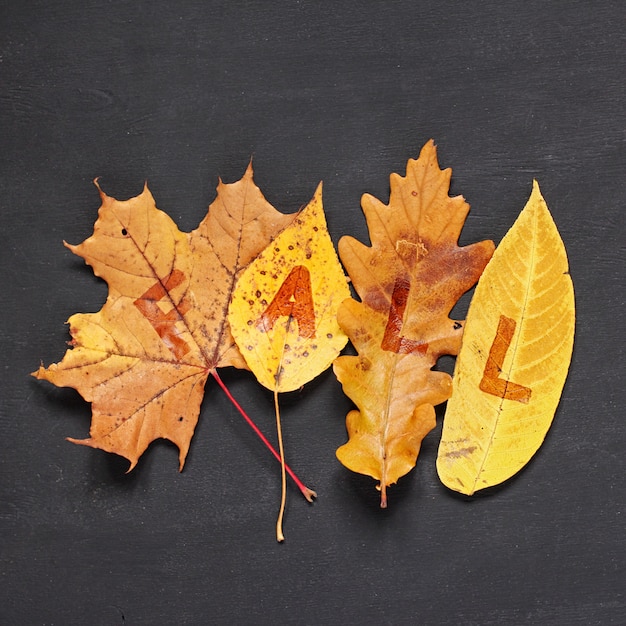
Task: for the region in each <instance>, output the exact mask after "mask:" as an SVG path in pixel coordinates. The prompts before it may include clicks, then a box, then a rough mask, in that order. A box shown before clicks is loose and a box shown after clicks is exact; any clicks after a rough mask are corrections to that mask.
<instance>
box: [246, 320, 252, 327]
mask: <svg viewBox="0 0 626 626" xmlns="http://www.w3.org/2000/svg"><path fill="white" fill-rule="evenodd" d="M246 324H247V325H248V326H252V324H254V322H253V321H252V320H248V321H247V322H246Z"/></svg>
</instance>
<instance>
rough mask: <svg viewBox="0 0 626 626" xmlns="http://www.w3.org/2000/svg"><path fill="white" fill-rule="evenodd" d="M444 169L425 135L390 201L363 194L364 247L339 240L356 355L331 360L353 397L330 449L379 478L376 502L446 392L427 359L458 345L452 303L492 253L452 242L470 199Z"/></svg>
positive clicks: (400, 471)
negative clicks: (352, 293)
mask: <svg viewBox="0 0 626 626" xmlns="http://www.w3.org/2000/svg"><path fill="white" fill-rule="evenodd" d="M450 177H451V170H450V169H446V170H441V169H440V168H439V165H438V162H437V155H436V148H435V145H434V142H433V141H432V140H431V141H430V142H428V143H427V144H426V145H425V146H424V147H423V148H422V151H421V153H420V156H419V159H417V160H412V159H411V160H409V162H408V164H407V171H406V176H405V177H402V176H399V175H397V174H392V175H391V177H390V186H391V195H390V200H389V205H385V204H383V203H382V202H380V201H379V200H377V199H375V198H374V197H372V196H370V195H368V194H366V195H364V196H363V198H362V202H361V204H362V207H363V212H364V213H365V217H366V220H367V226H368V230H369V234H370V239H371V243H372V245H371V247H368V246H366V245H364V244H362V243H360V242H358V241H357V240H355V239H353V238H352V237H343V238H342V239H341V240H340V242H339V255H340V257H341V260H342V262H343V264H344V266H345V267H346V269H347V271H348V274H349V276H350V278H351V279H352V283H353V285H354V287H355V289H356V291H357V293H358V295H359V297H360V299H361V302H357V301H355V300H351V299H350V300H347V301H346V302H345V303H344V304H343V305H342V306H341V307H340V309H339V313H338V321H339V324H340V326H341V327H342V328H343V329H344V331H345V332H346V333H347V334H348V336H349V338H350V340H351V341H352V343H353V345H354V347H355V348H356V350H357V353H358V355H357V356H341V357H339V358H338V359H336V361H335V363H334V370H335V374H336V376H337V378H338V380H339V381H340V382H341V383H342V385H343V389H344V392H345V393H346V395H347V396H349V397H350V398H351V399H352V400H353V402H354V403H355V404H356V406H357V409H356V410H353V411H351V412H350V413H349V414H348V416H347V418H346V427H347V431H348V435H349V440H348V442H347V443H346V444H344V445H342V446H341V447H340V448H339V449H338V450H337V457H338V459H339V460H340V461H341V463H343V465H345V466H346V467H348V468H349V469H351V470H353V471H355V472H359V473H362V474H366V475H369V476H372V477H373V478H374V479H376V480H378V481H379V484H378V487H377V488H378V489H380V491H381V506H382V507H385V506H386V505H387V493H386V490H387V487H388V486H389V485H391V484H393V483H395V482H396V481H397V480H398V479H399V478H400V477H401V476H403V475H404V474H406V473H407V472H408V471H410V470H411V469H412V468H413V467H414V466H415V462H416V459H417V455H418V453H419V448H420V445H421V441H422V439H423V438H424V436H425V435H426V434H427V433H428V432H429V431H430V430H432V428H433V427H434V426H435V410H434V406H435V405H437V404H439V403H441V402H443V401H445V400H446V399H447V398H448V397H449V396H450V393H451V389H452V380H451V377H450V376H449V375H448V374H446V373H445V372H437V371H433V370H432V367H433V366H434V365H435V364H436V362H437V359H438V358H439V357H440V356H441V355H444V354H450V355H456V354H457V353H458V350H459V347H460V343H461V336H462V332H463V324H462V322H460V321H457V320H452V319H450V317H449V314H450V311H451V310H452V307H453V306H454V304H455V303H456V302H457V300H458V299H459V298H460V297H461V295H462V294H463V293H465V292H466V291H467V290H469V289H470V288H471V287H472V286H473V285H474V284H475V283H476V281H477V280H478V278H479V276H480V274H481V272H482V271H483V269H484V267H485V265H486V264H487V262H488V261H489V258H490V257H491V255H492V254H493V249H494V246H493V243H492V242H491V241H482V242H479V243H475V244H472V245H468V246H463V247H459V246H458V244H457V242H458V238H459V235H460V232H461V229H462V227H463V224H464V222H465V218H466V216H467V213H468V211H469V205H468V204H467V203H466V202H465V200H464V199H463V197H461V196H456V197H450V196H449V195H448V191H449V187H450Z"/></svg>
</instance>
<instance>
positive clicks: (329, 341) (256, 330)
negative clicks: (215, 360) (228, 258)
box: [228, 185, 350, 392]
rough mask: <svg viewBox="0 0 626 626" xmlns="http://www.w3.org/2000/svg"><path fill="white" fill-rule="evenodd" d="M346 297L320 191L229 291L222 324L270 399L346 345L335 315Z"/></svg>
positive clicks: (300, 382) (293, 386)
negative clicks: (226, 324)
mask: <svg viewBox="0 0 626 626" xmlns="http://www.w3.org/2000/svg"><path fill="white" fill-rule="evenodd" d="M349 296H350V291H349V288H348V282H347V279H346V277H345V275H344V273H343V269H342V267H341V264H340V263H339V259H338V258H337V254H336V252H335V249H334V247H333V243H332V241H331V239H330V236H329V234H328V229H327V227H326V220H325V218H324V211H323V208H322V190H321V185H320V186H319V187H318V189H317V191H316V192H315V195H314V197H313V199H312V200H311V202H310V203H309V204H308V205H307V206H306V207H305V208H304V209H302V211H300V213H299V214H298V216H297V217H296V218H295V220H294V221H293V222H292V223H291V224H289V226H287V227H286V228H285V229H284V230H283V231H282V232H281V233H280V234H279V235H278V236H277V237H276V239H274V241H273V242H272V244H271V245H270V246H268V247H267V248H266V249H265V250H264V251H263V252H262V253H261V254H260V255H259V256H258V257H257V258H256V259H255V260H254V261H253V262H252V263H250V265H248V267H247V268H246V269H245V271H244V272H243V273H242V275H241V277H240V278H239V280H238V282H237V285H236V287H235V291H234V294H233V298H232V300H231V303H230V307H229V312H228V321H229V323H230V326H231V331H232V333H233V336H234V338H235V341H236V343H237V345H238V346H239V349H240V351H241V353H242V354H243V356H244V359H245V360H246V363H247V364H248V367H249V368H250V369H251V370H252V372H253V373H254V375H255V376H256V378H257V380H258V381H259V382H260V383H261V384H262V385H264V386H265V387H267V388H268V389H271V390H272V391H276V392H285V391H293V390H294V389H298V388H299V387H301V386H302V385H304V384H305V383H307V382H308V381H310V380H312V379H313V378H315V377H316V376H317V375H318V374H320V373H321V372H323V371H324V370H325V369H327V368H328V367H329V366H330V364H331V363H332V361H333V359H335V357H336V356H337V355H338V354H339V352H340V351H341V349H342V348H343V347H344V346H345V345H346V343H347V341H348V338H347V336H346V334H345V333H344V332H343V331H342V330H341V328H340V327H339V324H338V323H337V309H338V308H339V305H340V304H341V302H342V301H343V300H345V299H346V298H348V297H349Z"/></svg>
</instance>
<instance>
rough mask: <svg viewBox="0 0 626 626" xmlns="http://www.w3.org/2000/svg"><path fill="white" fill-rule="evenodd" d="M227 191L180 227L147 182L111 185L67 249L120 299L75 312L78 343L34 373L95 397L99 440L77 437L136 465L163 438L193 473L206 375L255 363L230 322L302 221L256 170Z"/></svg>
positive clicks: (94, 429) (93, 433)
mask: <svg viewBox="0 0 626 626" xmlns="http://www.w3.org/2000/svg"><path fill="white" fill-rule="evenodd" d="M217 192H218V193H217V198H216V199H215V201H214V202H213V203H212V204H211V206H210V208H209V212H208V214H207V216H206V217H205V218H204V220H203V221H202V222H201V224H200V226H199V227H198V228H197V229H196V230H194V231H193V232H191V233H181V232H180V231H179V230H178V229H177V227H176V225H175V224H174V222H173V221H172V220H171V219H170V218H169V217H168V216H167V215H166V214H165V213H163V212H161V211H159V210H158V209H157V208H156V206H155V202H154V199H153V197H152V195H151V193H150V191H149V190H148V188H147V186H146V187H145V189H144V190H143V193H141V194H140V195H139V196H137V197H135V198H131V199H130V200H127V201H124V202H121V201H118V200H115V199H114V198H111V197H109V196H107V195H106V194H104V193H103V192H102V191H101V190H100V196H101V199H102V206H101V207H100V209H99V213H98V220H97V222H96V224H95V226H94V233H93V235H92V236H91V237H89V238H88V239H86V240H85V241H84V242H83V243H82V244H80V245H77V246H72V245H67V244H66V245H67V247H68V248H69V249H70V250H72V252H74V253H75V254H77V255H79V256H81V257H83V258H84V259H85V260H86V262H87V263H88V264H89V265H91V266H92V268H93V271H94V273H95V274H96V275H97V276H100V277H101V278H103V279H104V280H105V281H106V282H107V283H108V286H109V294H108V298H107V301H106V303H105V305H104V306H103V307H102V309H101V310H100V311H99V312H97V313H92V314H77V315H73V316H72V317H71V318H70V320H69V324H70V333H71V335H72V342H71V343H72V349H70V350H68V351H67V353H66V354H65V357H64V358H63V360H62V361H61V362H60V363H58V364H53V365H51V366H50V367H49V368H47V369H45V368H44V367H40V368H39V370H38V371H37V372H35V373H34V375H35V376H36V377H37V378H40V379H45V380H48V381H50V382H52V383H54V384H55V385H57V386H67V387H73V388H75V389H77V390H78V391H79V393H80V394H81V395H82V396H83V398H85V400H87V401H88V402H91V403H92V412H93V417H92V424H91V430H90V437H89V438H88V439H84V440H75V439H71V441H74V442H75V443H79V444H83V445H87V446H91V447H94V448H101V449H103V450H106V451H108V452H114V453H116V454H119V455H121V456H123V457H125V458H127V459H128V460H129V461H130V464H131V469H132V468H133V467H134V466H135V465H136V463H137V461H138V459H139V457H140V456H141V455H142V454H143V452H144V451H145V450H146V448H147V447H148V445H149V444H150V443H151V442H152V441H154V440H155V439H157V438H165V439H169V440H170V441H172V442H174V443H175V444H176V445H177V446H178V448H179V460H180V467H181V469H182V466H183V464H184V462H185V457H186V455H187V451H188V449H189V445H190V441H191V438H192V436H193V432H194V429H195V426H196V424H197V421H198V413H199V409H200V403H201V401H202V397H203V393H204V384H205V382H206V379H207V376H208V375H209V374H210V373H214V372H215V369H216V368H218V367H225V366H234V367H239V368H246V367H247V366H246V363H245V361H244V359H243V358H242V356H241V353H240V352H239V350H238V348H237V346H236V345H235V342H234V340H233V337H232V335H231V332H230V328H229V325H228V320H227V319H226V318H227V310H228V303H229V301H230V298H231V294H232V292H233V289H234V285H235V283H236V281H237V278H238V276H239V274H240V273H241V271H242V270H243V268H245V267H246V266H247V265H248V263H249V262H250V261H251V260H252V259H253V258H255V257H256V256H257V255H258V254H259V252H261V250H263V249H264V248H265V247H266V246H267V245H268V244H269V243H270V242H271V241H272V239H273V238H274V237H275V235H276V234H277V233H278V232H279V231H280V230H282V229H283V228H284V227H285V226H286V225H287V224H289V223H290V222H291V221H292V220H293V219H294V216H293V215H283V214H281V213H279V212H278V211H276V210H275V209H274V208H273V207H272V206H271V205H270V204H269V203H268V202H267V201H266V200H265V198H264V197H263V195H262V193H261V191H260V190H259V188H258V187H257V186H256V185H255V184H254V181H253V174H252V167H251V166H249V167H248V169H247V171H246V173H245V174H244V176H243V178H242V179H241V180H240V181H238V182H236V183H232V184H224V183H222V182H221V181H220V183H219V185H218V189H217ZM214 375H215V374H214Z"/></svg>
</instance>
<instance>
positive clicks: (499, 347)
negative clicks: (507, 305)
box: [478, 315, 531, 404]
mask: <svg viewBox="0 0 626 626" xmlns="http://www.w3.org/2000/svg"><path fill="white" fill-rule="evenodd" d="M515 326H516V322H515V320H514V319H512V318H510V317H506V316H504V315H500V321H499V322H498V330H496V336H495V339H494V340H493V343H492V344H491V349H490V350H489V356H488V357H487V363H485V371H484V373H483V377H482V380H481V381H480V384H479V385H478V386H479V388H480V390H481V391H484V392H485V393H489V394H491V395H492V396H498V397H499V398H504V399H505V400H515V401H516V402H522V403H523V404H528V401H529V400H530V394H531V390H530V388H528V387H524V386H523V385H518V384H517V383H514V382H511V381H510V380H506V379H504V378H500V373H501V372H502V365H503V364H504V357H505V356H506V353H507V351H508V349H509V346H510V345H511V341H512V340H513V335H514V333H515Z"/></svg>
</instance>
